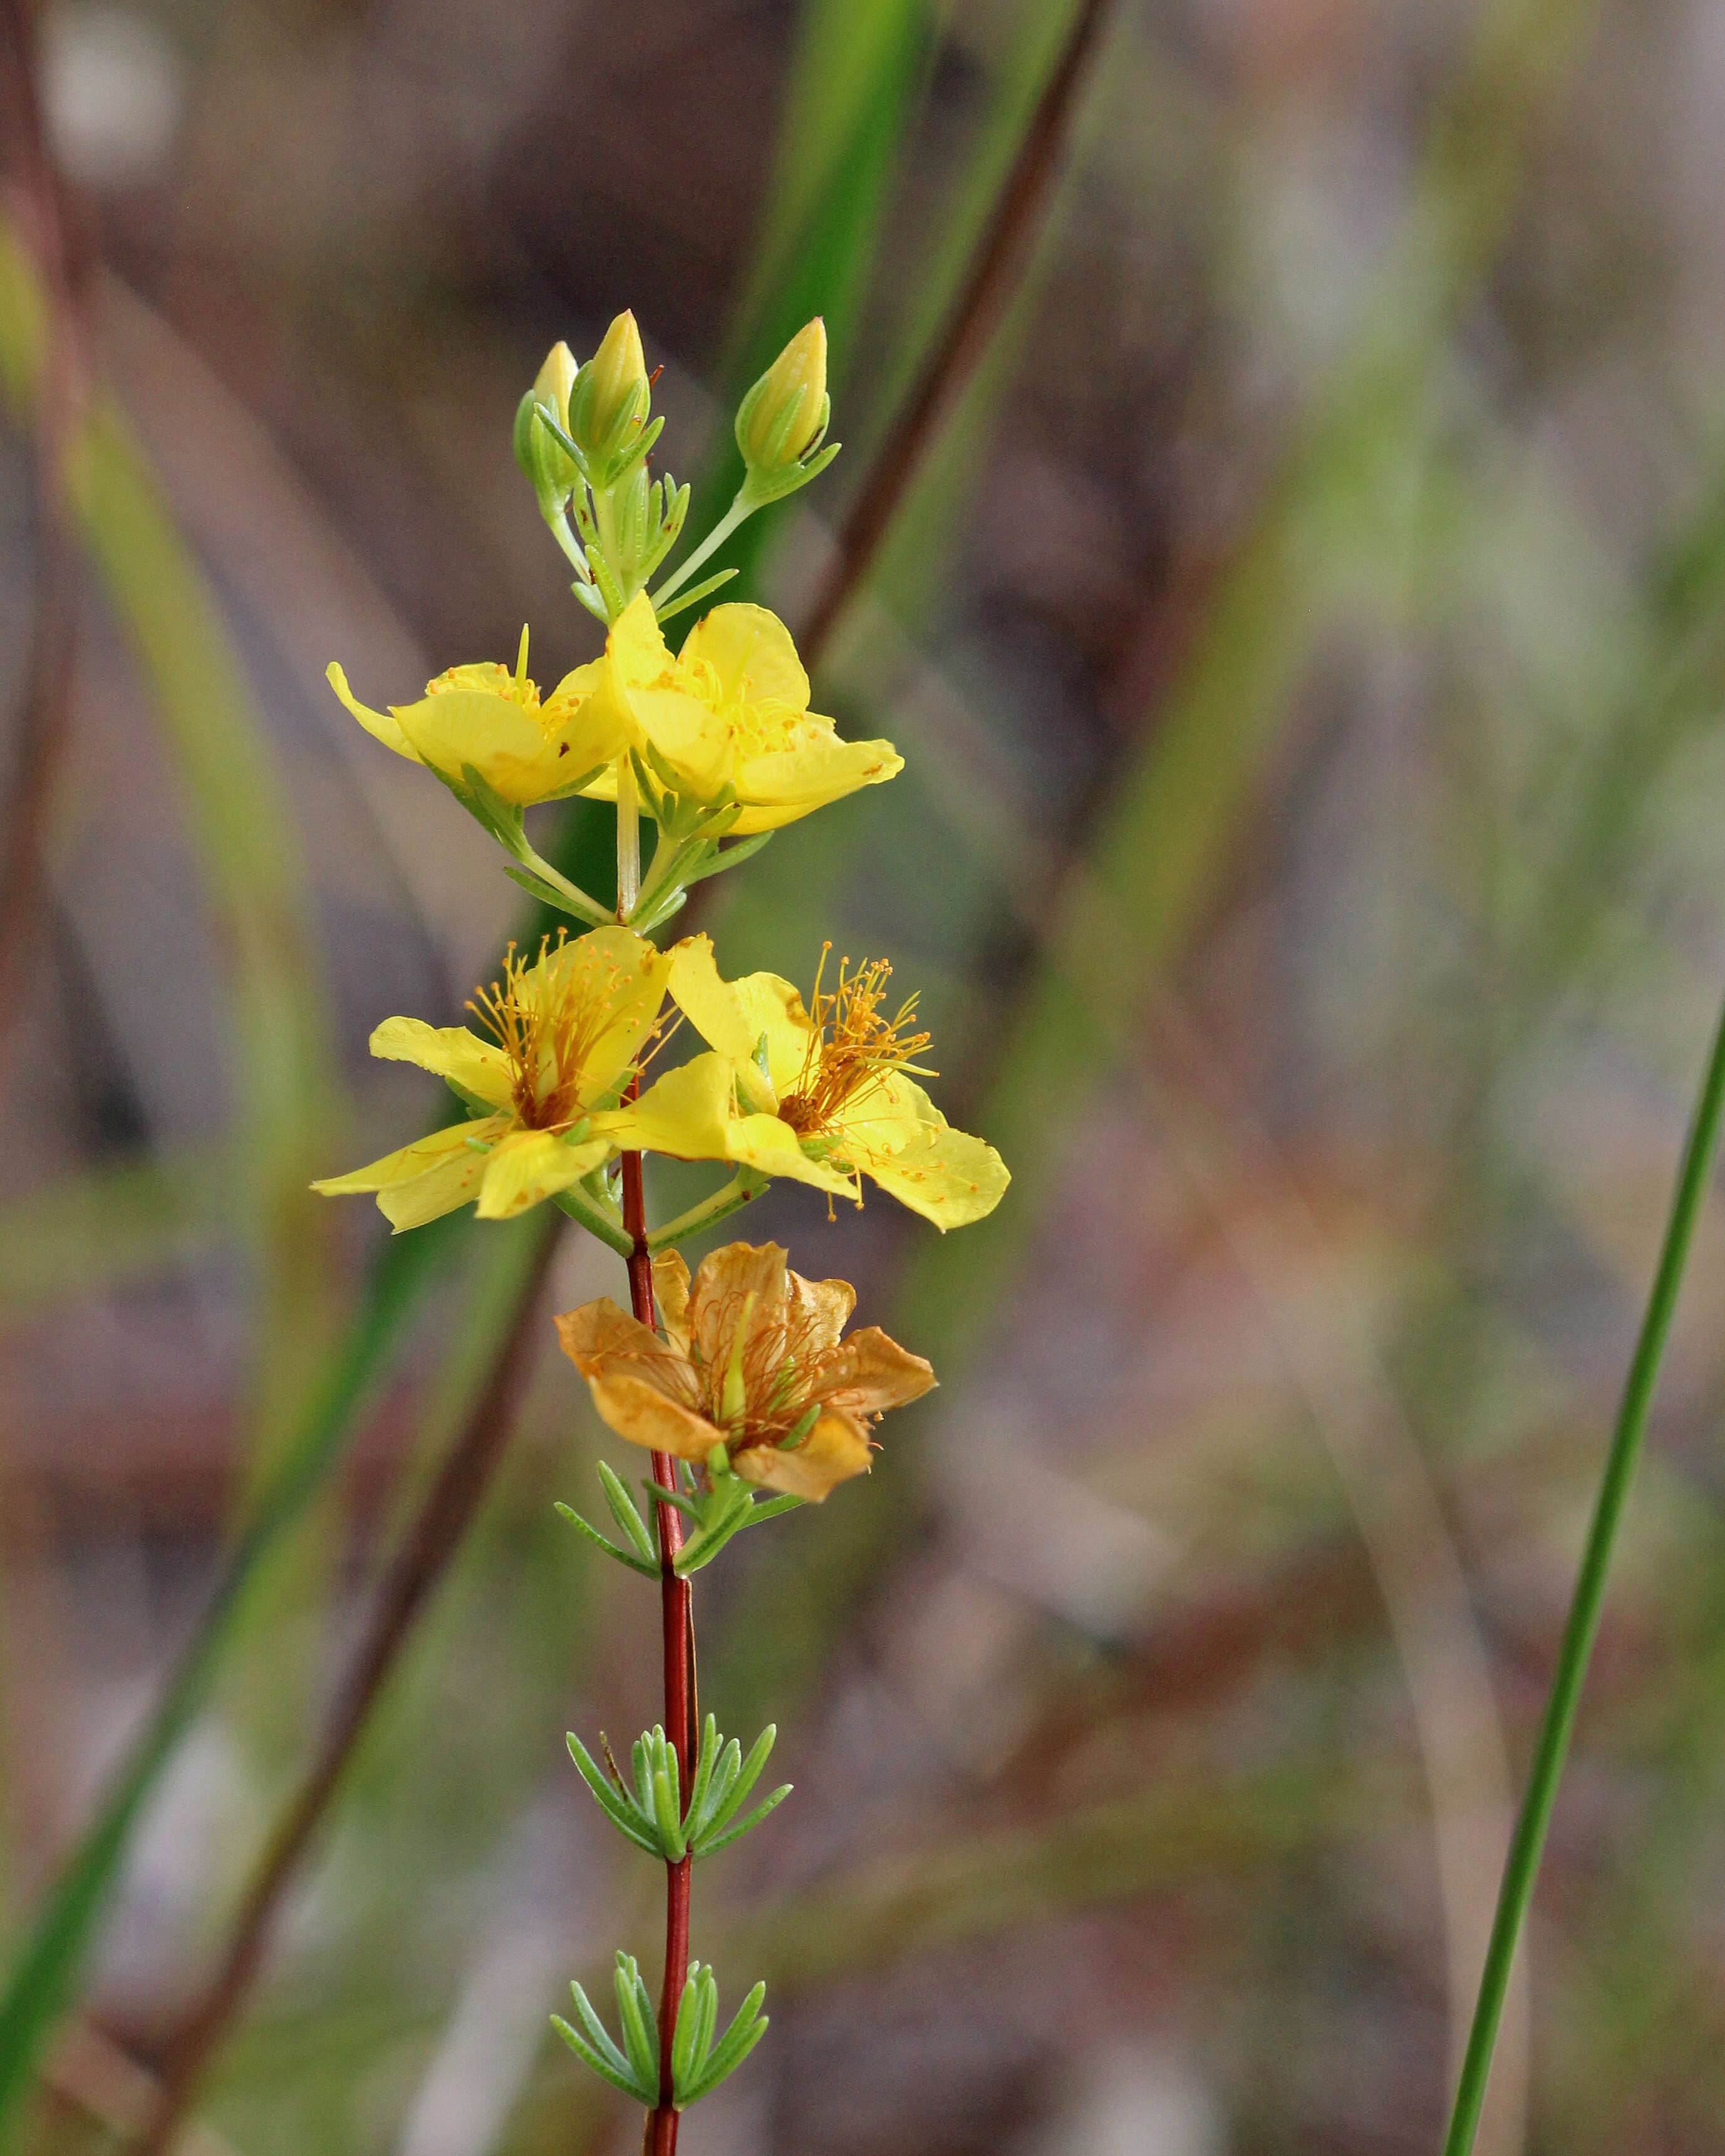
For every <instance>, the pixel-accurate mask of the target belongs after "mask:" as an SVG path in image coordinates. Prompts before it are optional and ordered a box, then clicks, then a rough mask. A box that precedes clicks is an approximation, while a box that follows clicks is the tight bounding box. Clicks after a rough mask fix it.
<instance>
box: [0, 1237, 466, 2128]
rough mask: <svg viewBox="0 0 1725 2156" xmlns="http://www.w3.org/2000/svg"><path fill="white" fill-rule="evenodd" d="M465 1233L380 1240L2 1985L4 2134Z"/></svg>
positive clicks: (0, 2112) (0, 2115)
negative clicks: (226, 1656) (348, 1448)
mask: <svg viewBox="0 0 1725 2156" xmlns="http://www.w3.org/2000/svg"><path fill="white" fill-rule="evenodd" d="M458 1233H459V1228H458V1227H457V1224H456V1222H455V1220H454V1216H451V1217H450V1218H449V1219H447V1220H444V1221H439V1222H436V1223H434V1224H433V1226H432V1227H430V1228H428V1229H420V1230H418V1232H417V1233H416V1234H414V1235H400V1236H393V1237H392V1238H391V1239H390V1240H389V1241H388V1242H387V1243H386V1244H384V1245H382V1249H381V1250H379V1252H378V1254H377V1260H376V1262H375V1264H374V1265H373V1266H372V1274H371V1277H370V1281H369V1282H368V1285H367V1293H366V1297H365V1301H364V1306H363V1308H362V1312H361V1315H360V1317H359V1319H358V1322H357V1323H356V1325H355V1326H354V1327H353V1328H352V1331H351V1332H350V1333H349V1336H348V1337H347V1342H345V1344H344V1346H343V1347H342V1349H341V1353H340V1354H339V1355H338V1357H337V1358H336V1360H335V1361H334V1363H333V1364H332V1365H331V1366H330V1367H329V1368H328V1371H327V1374H326V1377H325V1378H324V1381H323V1383H322V1385H321V1389H320V1390H319V1392H318V1394H317V1396H316V1399H314V1400H313V1401H312V1403H311V1406H310V1409H309V1411H308V1413H307V1414H306V1415H305V1421H304V1424H303V1426H302V1427H301V1429H300V1430H299V1431H298V1433H297V1434H296V1437H295V1443H294V1444H293V1445H292V1446H291V1447H290V1449H289V1450H288V1451H287V1452H286V1453H285V1455H284V1457H283V1458H282V1460H281V1461H280V1464H279V1466H278V1467H277V1469H276V1471H275V1476H274V1478H273V1480H272V1481H271V1484H270V1488H269V1490H268V1491H267V1493H266V1494H265V1496H264V1501H263V1502H262V1504H261V1505H260V1506H259V1509H258V1511H257V1512H256V1513H255V1515H254V1517H253V1519H252V1522H251V1524H250V1525H249V1527H247V1529H246V1530H245V1532H244V1534H242V1536H241V1537H240V1538H239V1543H237V1545H236V1547H235V1548H234V1553H233V1555H232V1557H231V1558H230V1559H229V1560H228V1565H227V1568H226V1569H225V1571H224V1573H223V1578H222V1581H221V1584H220V1585H219V1586H218V1589H217V1591H216V1593H215V1595H214V1596H213V1599H212V1601H211V1603H210V1605H209V1608H208V1610H207V1612H206V1614H205V1615H204V1617H203V1620H202V1621H201V1622H200V1624H199V1626H198V1632H197V1634H196V1635H195V1637H194V1638H193V1640H192V1642H191V1644H190V1645H189V1646H188V1648H187V1650H186V1652H185V1653H184V1655H182V1657H181V1660H180V1662H179V1665H178V1666H177V1669H176V1670H175V1671H174V1674H173V1676H172V1680H171V1681H170V1682H169V1684H168V1686H167V1690H166V1691H165V1692H164V1693H163V1695H162V1699H161V1701H160V1702H159V1703H158V1704H157V1707H156V1709H155V1710H154V1712H152V1714H151V1717H150V1721H149V1723H148V1725H147V1727H146V1729H145V1731H144V1732H143V1734H142V1736H141V1738H140V1739H139V1740H138V1742H137V1743H136V1745H135V1746H134V1747H133V1749H132V1751H131V1755H130V1757H129V1758H127V1760H126V1763H125V1765H124V1767H123V1768H122V1769H121V1772H120V1774H119V1775H118V1776H117V1777H116V1779H115V1781H114V1782H113V1783H112V1784H111V1785H110V1788H109V1789H108V1791H107V1793H106V1794H105V1797H104V1798H103V1800H102V1804H101V1809H100V1811H99V1813H98V1814H97V1816H96V1818H95V1821H94V1823H93V1824H92V1825H91V1826H90V1828H89V1829H88V1830H86V1832H85V1835H84V1837H83V1839H82V1840H81V1841H80V1844H79V1845H78V1848H77V1849H76V1851H74V1854H73V1856H72V1857H71V1859H70V1861H69V1862H68V1863H67V1865H66V1866H64V1869H63V1870H62V1871H61V1872H60V1874H59V1877H58V1878H57V1879H56V1881H55V1882H54V1886H53V1887H52V1888H51V1889H50V1890H49V1894H48V1897H47V1898H46V1900H45V1902H44V1904H43V1906H42V1907H41V1908H40V1910H39V1912H38V1913H37V1915H36V1917H35V1920H34V1922H33V1925H32V1927H31V1930H30V1934H29V1937H28V1940H27V1941H26V1943H25V1945H24V1948H23V1953H22V1954H21V1955H20V1957H19V1958H18V1962H17V1963H16V1964H15V1966H14V1968H13V1971H12V1973H11V1975H10V1977H9V1979H8V1983H7V1985H6V1989H5V1991H4V1994H3V1995H0V2143H10V2141H11V2138H12V2137H13V2133H14V2131H15V2128H16V2126H17V2123H18V2115H19V2107H20V2105H21V2102H22V2100H23V2097H24V2096H25V2094H26V2093H27V2092H28V2088H29V2086H30V2081H31V2076H32V2073H33V2067H34V2065H35V2061H36V2058H37V2056H38V2054H39V2051H40V2050H41V2048H42V2046H43V2044H44V2041H45V2040H46V2038H47V2036H48V2035H49V2030H51V2028H52V2027H53V2025H54V2021H55V2020H56V2019H57V2018H58V2017H59V2015H60V2013H61V2012H62V2011H63V2010H64V2009H65V2008H66V2007H67V2006H68V2005H69V2004H70V2003H71V2000H72V1998H73V1996H74V1991H75V1988H76V1984H77V1980H78V1976H79V1974H80V1969H81V1967H82V1964H83V1961H84V1958H85V1953H87V1951H88V1949H89V1947H90V1942H91V1939H92V1938H93V1936H94V1934H95V1928H96V1925H97V1924H98V1922H100V1917H101V1914H102V1911H103V1908H104V1907H105V1903H106V1902H107V1899H108V1897H109V1895H110V1892H111V1890H112V1887H113V1885H114V1882H115V1880H116V1876H117V1874H118V1872H119V1870H120V1866H121V1861H122V1860H123V1858H124V1856H125V1853H126V1844H127V1842H128V1840H129V1839H130V1837H131V1830H132V1828H133V1826H134V1825H136V1821H137V1819H138V1816H139V1814H140V1813H141V1810H142V1809H143V1807H144V1805H145V1804H146V1801H147V1800H148V1799H149V1797H150V1795H151V1792H152V1790H153V1789H154V1788H155V1786H156V1784H157V1780H158V1779H159V1778H160V1775H161V1773H162V1768H163V1767H164V1766H165V1765H166V1764H167V1761H168V1759H169V1758H170V1757H171V1756H172V1753H173V1751H174V1748H175V1747H176V1746H177V1743H179V1741H180V1738H182V1736H183V1735H184V1734H185V1732H186V1730H187V1727H189V1725H190V1723H191V1722H192V1720H193V1717H194V1716H195V1715H196V1714H197V1713H198V1709H199V1707H201V1705H202V1703H203V1699H204V1697H205V1695H206V1693H207V1691H208V1686H209V1681H210V1679H211V1676H212V1675H213V1671H214V1670H215V1667H216V1666H217V1664H218V1661H220V1659H221V1657H222V1655H223V1652H224V1650H226V1649H227V1647H228V1645H229V1643H230V1642H231V1641H232V1640H233V1639H234V1635H235V1633H236V1631H237V1630H238V1629H239V1625H240V1624H241V1622H242V1620H243V1619H244V1615H245V1614H246V1609H247V1599H248V1596H249V1594H251V1593H252V1592H254V1589H255V1588H256V1585H257V1584H258V1582H259V1579H260V1578H262V1577H263V1576H264V1567H263V1563H262V1560H263V1559H264V1558H265V1556H266V1555H267V1554H268V1553H270V1551H271V1549H272V1548H275V1545H277V1544H278V1543H280V1540H281V1538H282V1537H283V1536H284V1535H285V1533H286V1532H288V1531H289V1530H290V1528H291V1527H292V1526H293V1525H294V1523H295V1522H296V1521H298V1520H299V1519H300V1517H302V1516H303V1515H304V1513H305V1508H306V1507H307V1505H308V1504H309V1503H310V1502H311V1499H312V1497H313V1496H315V1495H316V1491H318V1489H319V1488H320V1487H321V1486H322V1484H323V1482H324V1481H325V1479H326V1476H327V1475H328V1472H329V1470H330V1468H331V1466H332V1465H333V1464H334V1462H335V1461H336V1460H337V1459H338V1458H339V1457H340V1455H341V1450H342V1448H343V1443H344V1440H345V1439H346V1437H347V1433H348V1431H349V1430H350V1429H351V1428H352V1425H353V1424H354V1422H355V1420H356V1419H357V1416H358V1414H359V1413H360V1411H361V1410H362V1408H363V1407H364V1405H365V1404H366V1403H367V1400H368V1399H370V1398H371V1397H372V1394H373V1392H374V1390H375V1389H376V1387H377V1383H378V1381H379V1380H380V1379H381V1378H382V1375H383V1373H384V1372H385V1370H386V1369H387V1368H388V1363H389V1360H390V1358H391V1356H392V1355H393V1352H394V1349H395V1347H396V1346H397V1344H398V1342H399V1341H400V1339H401V1337H402V1335H403V1332H405V1330H406V1328H407V1327H408V1323H409V1322H410V1321H411V1320H412V1318H413V1314H414V1312H416V1310H417V1309H418V1306H419V1303H420V1301H421V1300H422V1299H423V1296H424V1291H425V1289H426V1288H427V1286H429V1283H430V1281H431V1280H432V1279H433V1278H434V1276H435V1275H436V1273H437V1272H438V1271H439V1270H440V1268H441V1266H442V1265H443V1263H444V1260H446V1258H447V1257H448V1255H449V1250H450V1248H451V1245H452V1243H453V1241H454V1236H455V1235H456V1234H458Z"/></svg>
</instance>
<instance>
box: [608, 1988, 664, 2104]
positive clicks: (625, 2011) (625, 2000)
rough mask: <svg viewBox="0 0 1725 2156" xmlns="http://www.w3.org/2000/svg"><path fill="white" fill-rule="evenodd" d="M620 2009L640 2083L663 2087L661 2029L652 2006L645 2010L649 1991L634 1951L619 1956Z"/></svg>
mask: <svg viewBox="0 0 1725 2156" xmlns="http://www.w3.org/2000/svg"><path fill="white" fill-rule="evenodd" d="M615 1981H616V1989H617V2012H618V2015H619V2018H620V2020H621V2021H622V2023H623V2042H624V2050H625V2051H627V2052H628V2053H629V2065H630V2066H632V2067H633V2068H634V2072H635V2076H636V2079H637V2085H638V2086H639V2087H642V2088H649V2089H651V2090H653V2091H654V2092H655V2096H654V2097H649V2099H648V2100H649V2102H652V2101H655V2099H656V2096H657V2092H658V2088H659V2032H658V2030H656V2029H655V2028H654V2026H653V2016H652V2012H651V2010H650V2008H649V2009H648V2010H645V2011H644V2010H643V2005H642V2002H643V2000H644V1998H645V1993H644V1990H643V1989H642V1985H641V1977H640V1971H639V1969H637V1967H636V1966H635V1962H634V1956H633V1955H631V1954H625V1953H619V1954H618V1957H617V1974H616V1979H615Z"/></svg>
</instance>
